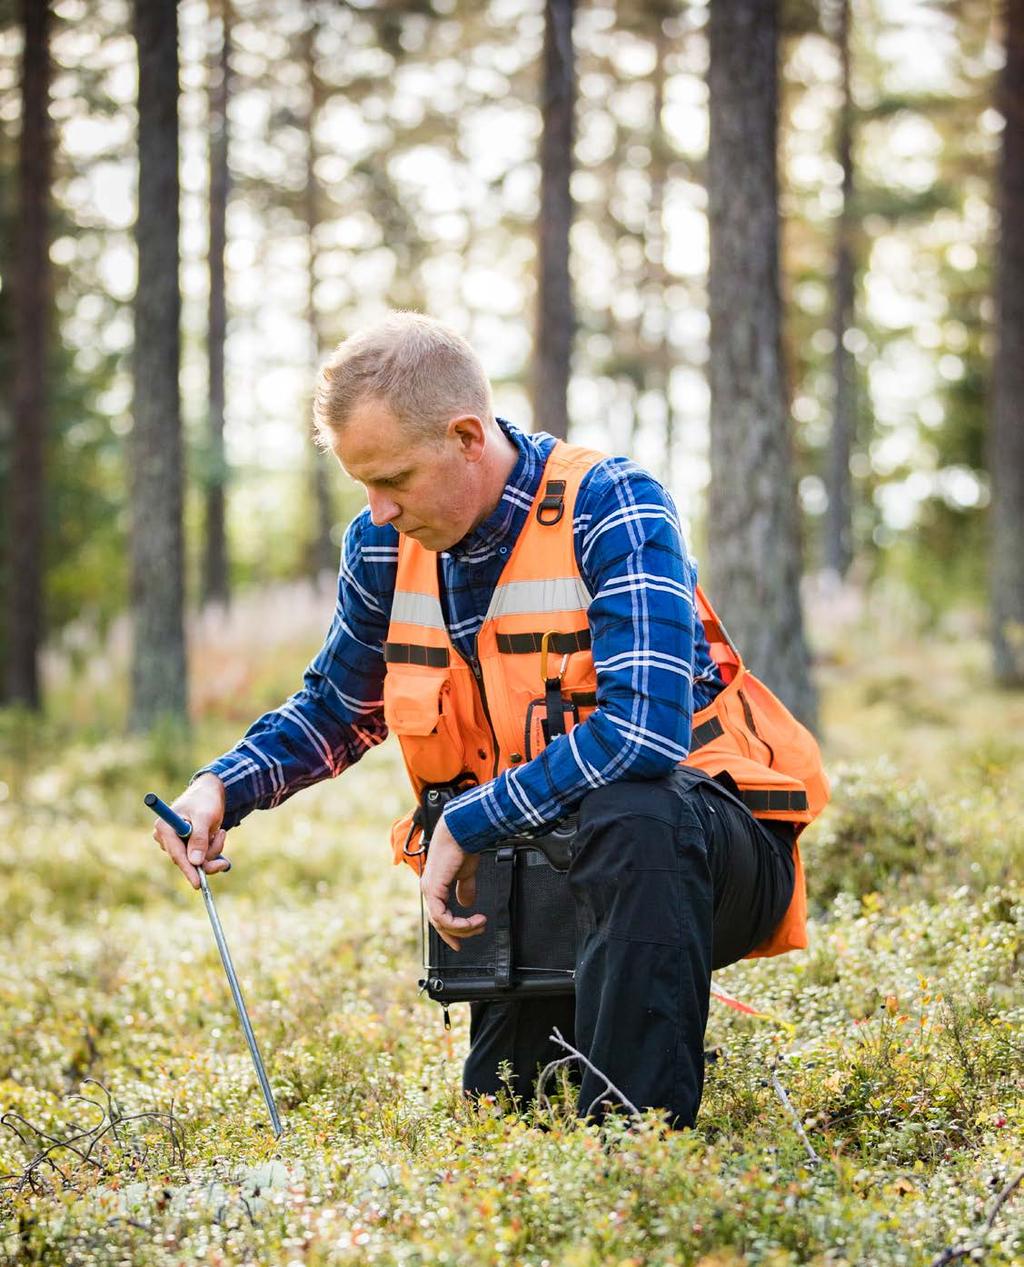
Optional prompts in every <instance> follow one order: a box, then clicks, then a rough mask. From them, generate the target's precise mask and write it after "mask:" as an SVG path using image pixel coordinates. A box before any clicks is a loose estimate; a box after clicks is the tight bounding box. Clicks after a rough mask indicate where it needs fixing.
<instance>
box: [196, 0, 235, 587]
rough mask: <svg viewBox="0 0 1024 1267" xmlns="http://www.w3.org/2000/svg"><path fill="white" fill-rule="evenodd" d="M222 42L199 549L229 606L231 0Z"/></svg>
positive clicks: (224, 8)
mask: <svg viewBox="0 0 1024 1267" xmlns="http://www.w3.org/2000/svg"><path fill="white" fill-rule="evenodd" d="M220 21H221V42H220V55H219V57H218V65H217V68H216V69H215V70H214V72H213V79H212V82H211V84H210V94H209V100H210V115H209V126H210V141H209V147H210V148H209V153H210V242H209V248H208V268H209V277H210V301H209V308H208V310H207V333H206V352H207V365H208V367H209V407H208V415H207V436H206V461H207V467H206V470H205V472H204V479H205V492H206V540H205V548H204V551H203V584H202V593H203V601H204V602H207V603H209V602H217V603H223V604H225V605H227V603H228V601H229V599H230V597H231V580H230V565H229V561H228V544H227V532H226V529H225V524H224V516H225V501H226V493H227V460H226V458H225V455H224V403H225V394H224V345H225V341H226V338H227V296H226V288H225V277H224V251H225V247H226V245H227V206H228V194H229V191H230V188H231V185H230V181H231V176H230V172H229V169H228V101H229V100H230V92H231V90H230V74H231V0H221V5H220Z"/></svg>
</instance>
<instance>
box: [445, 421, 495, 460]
mask: <svg viewBox="0 0 1024 1267" xmlns="http://www.w3.org/2000/svg"><path fill="white" fill-rule="evenodd" d="M485 434H486V433H485V431H484V424H483V423H482V422H481V421H480V419H479V418H478V417H477V416H476V414H459V415H458V416H457V417H455V418H452V419H451V420H450V421H449V423H448V429H447V435H448V437H449V438H450V439H453V440H455V441H456V442H457V443H458V445H459V449H460V451H461V453H462V456H463V457H464V458H465V459H466V461H467V462H479V461H480V459H481V458H482V457H483V455H484V447H485Z"/></svg>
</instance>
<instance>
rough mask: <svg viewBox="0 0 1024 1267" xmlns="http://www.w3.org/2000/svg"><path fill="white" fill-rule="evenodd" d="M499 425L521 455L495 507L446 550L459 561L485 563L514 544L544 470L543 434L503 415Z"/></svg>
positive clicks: (499, 419)
mask: <svg viewBox="0 0 1024 1267" xmlns="http://www.w3.org/2000/svg"><path fill="white" fill-rule="evenodd" d="M496 421H497V423H498V426H499V427H500V428H501V430H502V432H503V433H504V434H505V435H506V436H507V437H508V439H509V440H511V441H512V443H513V444H514V445H515V446H516V448H517V449H518V451H519V456H518V458H517V459H516V464H515V466H514V467H513V468H512V474H511V475H510V476H509V477H508V482H507V483H506V485H505V491H504V492H503V493H502V495H501V501H499V502H498V504H497V506H495V508H494V510H492V511H491V513H490V514H489V515H488V516H487V518H486V519H484V520H482V521H481V522H480V523H478V524H477V526H476V527H475V528H474V529H473V530H472V531H471V532H468V533H466V535H465V536H464V537H463V538H462V540H461V541H459V542H457V543H456V544H455V545H453V546H452V548H451V549H450V550H447V551H444V553H446V554H449V555H451V557H452V558H453V559H456V560H457V561H458V562H459V563H482V562H483V561H484V560H485V559H489V558H491V557H492V556H493V555H494V553H495V551H496V550H499V549H500V548H501V547H502V546H503V545H504V546H506V547H508V546H511V545H512V543H513V542H514V541H515V538H516V537H517V536H518V535H519V529H520V528H521V527H522V521H523V519H524V517H525V515H526V512H527V511H528V510H529V509H530V507H531V506H532V505H533V499H534V496H535V495H536V492H537V486H538V484H539V483H540V477H541V473H542V472H543V470H544V463H545V460H546V454H545V452H544V450H543V446H542V445H539V444H538V443H537V441H538V439H540V437H538V436H527V435H525V434H524V433H523V432H522V431H520V430H519V428H518V427H514V426H513V425H512V424H511V423H510V422H506V421H505V419H504V418H498V419H497V420H496Z"/></svg>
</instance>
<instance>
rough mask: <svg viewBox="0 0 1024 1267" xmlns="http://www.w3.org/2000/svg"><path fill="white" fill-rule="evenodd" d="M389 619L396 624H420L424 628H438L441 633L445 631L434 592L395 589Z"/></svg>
mask: <svg viewBox="0 0 1024 1267" xmlns="http://www.w3.org/2000/svg"><path fill="white" fill-rule="evenodd" d="M391 619H392V621H393V622H395V623H396V624H398V623H400V624H403V625H421V626H423V627H424V628H426V629H440V630H441V631H442V633H443V632H444V631H445V626H444V613H443V612H442V611H441V603H440V601H439V600H438V598H437V595H436V594H415V593H412V592H411V591H410V590H395V598H394V602H393V603H392V604H391Z"/></svg>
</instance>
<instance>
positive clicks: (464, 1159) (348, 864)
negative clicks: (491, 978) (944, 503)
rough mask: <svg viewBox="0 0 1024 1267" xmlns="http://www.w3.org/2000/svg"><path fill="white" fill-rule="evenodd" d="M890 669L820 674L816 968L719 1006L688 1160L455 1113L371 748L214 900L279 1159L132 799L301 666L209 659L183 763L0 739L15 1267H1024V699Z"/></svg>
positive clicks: (382, 763) (8, 721) (195, 927)
mask: <svg viewBox="0 0 1024 1267" xmlns="http://www.w3.org/2000/svg"><path fill="white" fill-rule="evenodd" d="M875 632H876V633H877V631H875ZM891 641H892V645H891V646H890V647H888V649H885V648H882V649H880V647H879V644H878V642H877V639H876V638H875V637H874V635H872V636H871V637H869V636H868V635H867V633H866V631H865V630H864V629H860V630H859V631H858V630H853V631H848V633H847V635H846V636H845V638H844V639H841V640H836V641H835V642H834V645H833V646H832V647H831V648H830V649H829V651H828V654H827V656H826V657H825V660H824V663H823V664H822V667H821V674H820V680H821V683H822V689H823V723H824V734H825V742H826V749H827V753H828V757H829V765H830V770H831V773H832V775H833V777H834V800H833V803H832V805H831V806H830V808H829V810H828V811H827V813H826V815H825V817H824V818H823V819H822V821H821V822H819V823H818V824H816V825H815V827H814V828H813V829H812V831H811V832H809V833H808V835H807V837H806V848H805V861H806V867H807V871H808V880H809V888H810V896H811V903H812V907H813V911H814V919H813V926H812V939H811V946H810V949H809V950H808V951H806V952H804V953H800V954H793V955H788V956H784V957H782V958H780V959H776V960H771V961H754V962H745V963H742V964H739V965H737V966H735V967H732V968H730V969H728V970H727V971H725V972H722V973H720V974H717V975H716V984H717V985H718V986H719V987H720V988H721V989H722V990H725V991H728V992H729V993H730V994H732V995H735V996H738V997H739V998H740V999H742V1000H744V1001H746V1002H748V1003H750V1004H751V1005H752V1007H753V1008H755V1009H756V1011H758V1012H759V1013H761V1014H762V1015H761V1016H760V1017H751V1016H746V1015H741V1014H740V1013H738V1012H737V1011H735V1010H733V1009H731V1008H728V1007H726V1006H724V1005H723V1004H722V1003H720V1002H718V1001H715V1000H713V1001H712V1009H711V1019H710V1024H709V1029H708V1045H709V1046H711V1045H717V1046H720V1047H721V1048H722V1051H723V1055H722V1057H721V1058H720V1059H719V1060H718V1061H716V1062H715V1063H714V1064H713V1065H711V1066H710V1067H709V1074H708V1081H707V1089H706V1094H705V1100H704V1105H703V1108H702V1111H701V1117H700V1121H699V1124H698V1127H697V1129H696V1130H694V1131H683V1132H676V1133H673V1132H669V1131H667V1130H665V1129H664V1127H663V1126H662V1124H661V1123H660V1121H659V1120H658V1119H657V1118H656V1116H655V1115H653V1114H651V1115H649V1116H648V1117H647V1118H645V1119H644V1120H643V1121H642V1122H640V1123H639V1124H631V1125H630V1126H627V1125H626V1123H624V1122H621V1121H616V1122H612V1123H611V1124H610V1125H608V1126H606V1127H604V1128H597V1127H594V1126H583V1125H580V1124H579V1123H578V1122H577V1121H576V1119H575V1118H574V1116H573V1114H572V1112H571V1108H570V1106H569V1105H568V1104H567V1103H566V1102H565V1100H564V1099H563V1100H559V1099H558V1097H555V1100H554V1103H553V1105H552V1107H551V1108H550V1109H548V1110H545V1111H544V1112H540V1111H537V1110H533V1111H530V1112H528V1113H525V1114H522V1113H516V1112H513V1111H511V1110H510V1108H509V1106H508V1105H507V1104H504V1103H495V1102H485V1103H483V1104H481V1105H480V1106H478V1107H470V1106H468V1105H467V1104H465V1103H464V1102H463V1101H462V1100H461V1097H460V1093H459V1075H460V1058H461V1055H462V1053H463V1052H464V1049H465V1046H466V1039H467V1016H466V1015H465V1013H466V1011H467V1009H466V1008H465V1007H462V1006H460V1007H456V1008H454V1009H453V1022H454V1027H453V1030H452V1032H451V1033H446V1032H445V1031H444V1029H443V1027H442V1024H441V1014H440V1009H439V1008H438V1007H437V1005H436V1004H433V1003H431V1002H429V1000H427V999H425V998H422V997H419V996H418V993H417V988H416V979H417V976H418V968H419V906H418V898H417V894H416V890H415V884H414V882H413V880H412V877H411V875H409V874H408V873H407V871H406V870H405V869H404V868H402V869H401V870H400V871H399V869H395V868H392V867H391V866H390V865H389V863H388V846H387V843H386V836H387V826H388V823H389V821H390V819H391V818H392V817H393V816H395V815H397V814H398V813H399V812H400V811H401V810H403V809H404V808H406V806H407V800H408V792H407V789H406V787H405V785H404V778H403V775H402V772H401V769H400V763H399V761H398V759H397V755H396V752H395V751H394V749H393V745H386V746H385V748H384V749H381V750H378V751H376V752H374V753H372V754H370V755H369V757H368V758H367V759H366V760H365V761H364V762H363V763H362V765H361V766H360V768H359V769H358V770H357V771H355V772H352V773H351V774H350V775H348V776H347V777H346V778H345V779H343V780H342V782H341V783H335V784H330V785H321V786H319V787H317V788H315V789H312V790H310V791H308V792H306V793H303V794H302V795H301V796H299V797H297V798H295V799H293V800H292V801H290V802H288V803H287V804H286V805H284V806H282V807H280V808H279V809H278V810H276V811H275V812H274V813H273V814H256V815H253V816H252V817H251V818H249V819H247V820H246V822H245V823H244V824H243V825H242V827H241V828H239V829H238V830H237V831H236V832H235V833H233V836H232V838H231V839H230V840H229V850H228V852H229V853H230V854H231V856H232V857H233V860H234V862H235V867H234V870H233V871H232V873H231V875H230V877H218V878H217V879H216V880H214V881H213V886H214V888H215V891H216V894H217V900H218V906H219V911H220V915H221V919H222V921H223V923H224V926H225V930H226V933H227V936H228V941H229V944H230V946H231V950H232V952H233V955H234V958H235V962H236V965H237V967H238V969H239V972H240V975H241V977H242V980H243V986H244V989H245V994H246V998H247V1001H248V1004H249V1008H250V1012H251V1015H252V1019H253V1025H254V1028H255V1031H256V1035H257V1037H258V1039H259V1042H260V1045H261V1047H262V1050H263V1053H264V1056H265V1057H266V1060H267V1064H268V1066H269V1070H270V1075H271V1081H272V1084H273V1087H274V1090H275V1093H276V1096H277V1101H278V1104H279V1106H280V1109H281V1112H282V1115H283V1117H284V1119H285V1126H286V1129H285V1133H284V1135H283V1137H282V1138H281V1140H280V1141H275V1140H274V1138H273V1136H272V1134H271V1133H270V1131H269V1129H268V1123H267V1119H266V1113H265V1111H264V1106H263V1103H262V1100H261V1098H260V1094H259V1090H258V1087H257V1085H256V1081H255V1077H254V1074H253V1069H252V1065H251V1063H250V1060H249V1057H248V1054H247V1051H246V1049H245V1045H244V1042H243V1039H242V1035H241V1032H240V1028H239V1025H238V1022H237V1020H236V1017H235V1014H234V1011H233V1008H232V1003H231V998H230V995H229V993H228V990H227V986H226V982H225V979H224V975H223V972H222V970H221V967H220V963H219V961H218V958H217V954H216V949H215V946H214V942H213V938H212V936H211V932H210V928H209V925H208V923H207V918H206V914H205V911H204V909H203V903H202V901H201V899H200V898H199V897H198V896H197V895H196V894H195V893H193V892H192V890H191V889H189V888H188V887H187V885H186V884H185V883H184V881H183V880H182V878H181V877H180V876H179V875H178V874H177V872H175V871H174V870H173V869H172V868H171V866H170V865H169V863H168V862H167V860H166V859H165V858H164V856H163V855H162V854H160V853H159V851H158V850H157V848H156V846H155V845H154V844H153V843H152V841H151V840H150V837H149V821H150V820H149V818H148V816H147V812H146V811H145V810H144V808H143V806H142V797H143V795H144V793H145V792H147V791H150V790H155V791H157V792H159V793H161V794H163V795H164V796H165V797H166V798H167V799H172V798H173V796H174V795H176V793H177V789H178V788H179V787H180V786H181V783H182V781H183V780H184V779H185V778H186V777H187V775H188V773H189V771H190V769H191V768H193V765H194V764H199V763H200V761H201V760H203V759H206V758H208V757H209V756H210V755H212V754H214V753H216V752H218V751H220V750H222V749H223V748H226V747H228V746H229V745H230V744H231V742H233V740H234V739H235V737H236V736H237V734H238V733H239V729H240V723H243V722H244V721H245V720H247V719H248V718H249V717H251V716H254V715H255V712H256V711H258V709H259V708H260V707H261V706H263V705H269V704H270V703H272V702H274V701H275V700H276V699H279V698H281V695H280V692H281V691H286V690H288V689H290V687H291V684H292V682H293V681H294V680H295V679H296V678H297V676H298V672H299V670H300V669H301V666H302V665H303V664H304V663H305V657H307V656H308V653H309V651H310V650H311V649H312V648H311V646H308V645H306V644H305V643H302V645H298V644H296V645H288V646H279V647H275V648H273V654H272V655H267V656H265V657H264V660H265V663H267V664H268V665H269V666H270V667H268V668H266V669H264V670H257V669H249V668H245V669H244V671H240V670H239V668H238V659H237V658H236V659H235V660H232V659H231V657H230V656H228V655H227V654H226V653H225V654H223V655H222V658H221V659H218V658H217V655H215V654H214V653H213V652H208V653H206V655H207V658H206V661H205V662H204V661H203V655H202V654H200V656H199V659H198V662H197V663H196V666H195V672H196V675H197V677H198V678H199V679H200V680H202V681H205V682H206V683H207V684H209V683H216V682H221V683H222V685H223V690H221V691H219V692H218V691H216V690H214V691H210V692H208V697H204V698H203V700H202V701H201V703H200V707H199V713H200V720H199V721H198V723H197V727H196V731H195V733H194V735H193V737H192V740H191V743H190V745H189V746H188V747H187V748H183V747H182V746H181V745H180V744H178V743H176V742H175V741H174V740H173V737H165V739H164V740H163V741H162V742H161V741H153V742H149V743H145V744H143V743H140V742H138V741H133V740H129V739H125V738H123V737H121V734H120V729H119V725H118V722H117V718H118V709H119V707H120V705H119V702H118V701H117V700H116V698H112V696H111V692H110V690H109V689H105V688H103V686H102V684H99V685H97V684H95V683H94V684H93V685H92V686H91V687H90V688H89V692H91V693H89V692H87V693H86V694H85V695H84V696H83V695H82V693H81V691H79V693H78V695H75V694H74V691H75V686H74V682H73V681H70V680H69V682H68V683H67V684H66V685H65V687H64V688H62V689H64V690H65V691H66V698H65V699H64V700H63V703H62V702H61V701H60V700H58V701H57V705H56V706H55V709H54V715H55V716H57V715H60V716H61V717H63V718H64V719H65V720H63V721H54V720H50V721H47V722H44V723H31V722H29V721H27V720H26V719H25V718H23V717H17V716H10V715H9V716H7V717H5V718H4V719H3V720H2V722H0V725H2V728H3V730H2V736H0V738H2V741H3V751H2V760H3V772H2V774H0V778H2V780H3V782H2V783H0V885H2V892H3V895H4V897H3V905H2V910H0V1001H2V1008H0V1112H2V1113H3V1118H2V1122H0V1176H3V1178H2V1179H0V1262H9V1263H26V1264H30V1263H40V1264H43V1263H46V1264H58V1263H59V1264H69V1265H77V1264H86V1263H94V1264H104V1265H105V1264H129V1265H131V1267H157V1265H161V1267H162V1265H170V1264H183V1263H186V1262H187V1263H209V1264H259V1265H260V1267H264V1265H266V1264H282V1265H286V1267H293V1265H296V1267H297V1265H298V1264H328V1263H330V1264H348V1263H375V1264H391V1263H394V1264H399V1263H401V1264H428V1263H430V1264H433V1263H437V1264H441V1263H444V1264H451V1265H460V1264H465V1265H467V1267H468V1265H470V1264H473V1265H475V1264H523V1265H526V1264H530V1265H531V1267H542V1265H545V1264H550V1265H552V1267H554V1265H555V1264H567V1265H568V1264H571V1265H574V1267H598V1265H602V1267H603V1265H604V1264H618V1265H619V1267H641V1265H642V1264H669V1263H677V1264H690V1263H698V1264H702V1267H734V1265H738V1264H771V1265H773V1267H784V1265H786V1267H788V1265H791V1264H792V1265H795V1264H808V1263H812V1264H826V1263H828V1264H847V1263H849V1264H853V1263H863V1264H872V1265H878V1267H881V1265H883V1264H907V1265H909V1267H918V1265H920V1267H928V1265H930V1264H933V1263H934V1264H945V1263H949V1262H956V1261H978V1260H979V1259H980V1258H982V1257H983V1258H984V1261H985V1262H986V1263H988V1264H990V1265H991V1267H997V1265H1000V1264H1001V1265H1008V1264H1011V1263H1016V1264H1020V1263H1021V1262H1024V1186H1022V1187H1019V1188H1017V1189H1016V1190H1013V1191H1007V1190H1008V1189H1009V1188H1010V1186H1011V1185H1012V1182H1013V1180H1014V1179H1015V1178H1016V1177H1018V1176H1019V1175H1020V1174H1021V1171H1022V1170H1024V1024H1022V1023H1024V986H1022V976H1024V973H1022V969H1024V696H1021V695H1015V696H1014V695H1004V694H1000V693H998V692H996V691H995V690H994V689H992V687H991V686H990V684H989V682H988V663H987V657H986V653H985V648H984V646H983V644H982V643H981V642H980V641H979V640H978V639H977V638H976V637H974V636H972V635H970V634H969V633H965V634H963V635H961V636H956V637H953V636H946V637H944V638H941V639H940V638H937V637H935V638H932V639H931V640H917V641H913V642H911V641H904V642H901V641H900V640H899V639H893V640H891ZM869 648H870V649H869ZM218 654H220V653H218ZM242 659H243V660H244V657H242ZM253 662H254V663H255V661H253ZM229 664H230V665H232V666H233V667H232V669H231V674H233V676H232V675H231V674H229V671H228V666H229ZM779 1088H781V1089H783V1090H784V1091H785V1093H786V1095H787V1096H788V1099H789V1101H790V1103H791V1105H792V1106H793V1112H794V1114H795V1119H796V1120H794V1117H792V1116H791V1115H790V1113H789V1112H788V1111H787V1109H786V1108H785V1107H784V1105H783V1103H782V1100H781V1098H780V1096H779ZM797 1121H798V1122H799V1124H800V1130H802V1131H803V1132H804V1133H805V1137H804V1138H801V1133H800V1130H798V1127H797V1124H796V1122H797ZM812 1151H813V1154H814V1158H815V1159H812V1156H811V1152H812Z"/></svg>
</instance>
